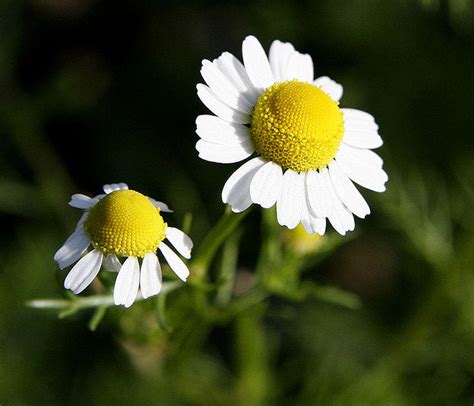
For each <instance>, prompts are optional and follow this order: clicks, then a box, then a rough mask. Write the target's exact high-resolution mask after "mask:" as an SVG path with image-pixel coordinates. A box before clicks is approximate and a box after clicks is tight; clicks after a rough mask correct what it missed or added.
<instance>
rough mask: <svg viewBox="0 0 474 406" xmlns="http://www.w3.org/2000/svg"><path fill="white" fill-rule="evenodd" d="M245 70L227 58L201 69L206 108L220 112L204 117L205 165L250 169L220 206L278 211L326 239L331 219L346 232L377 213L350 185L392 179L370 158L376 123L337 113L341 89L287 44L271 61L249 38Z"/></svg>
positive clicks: (370, 185) (354, 113)
mask: <svg viewBox="0 0 474 406" xmlns="http://www.w3.org/2000/svg"><path fill="white" fill-rule="evenodd" d="M242 54H243V61H244V64H242V63H241V62H240V61H239V60H238V59H237V58H235V57H234V56H233V55H232V54H230V53H228V52H224V53H223V54H222V55H221V56H220V57H219V58H217V59H214V61H212V62H211V61H208V60H204V61H203V62H202V68H201V75H202V77H203V78H204V81H205V82H206V84H207V85H205V84H198V85H197V93H198V96H199V98H200V99H201V101H202V102H203V103H204V104H205V105H206V107H207V108H208V109H209V110H211V111H212V112H213V113H214V114H215V115H201V116H199V117H198V118H197V120H196V124H197V129H196V133H197V134H198V136H199V137H200V140H199V141H198V142H197V144H196V149H197V150H198V152H199V156H200V157H201V158H202V159H205V160H207V161H212V162H219V163H233V162H239V161H242V160H245V159H247V158H248V157H250V156H251V155H253V154H255V155H256V156H255V157H253V158H252V159H250V160H248V161H247V162H246V163H244V164H243V165H242V166H241V167H240V168H238V169H237V170H236V171H235V172H234V173H233V174H232V175H231V176H230V178H229V179H228V180H227V182H226V184H225V185H224V189H223V191H222V200H223V202H224V203H228V204H229V205H230V206H231V207H232V210H233V211H234V212H241V211H243V210H246V209H247V208H248V207H249V206H250V205H251V204H252V203H255V204H259V205H260V206H262V207H264V208H269V207H272V206H273V205H274V204H276V211H277V218H278V222H279V224H280V225H282V226H287V227H288V228H290V229H292V228H294V227H296V226H297V225H298V224H299V223H301V224H302V225H303V226H304V228H305V229H306V231H307V232H308V233H310V234H313V233H318V234H321V235H322V234H324V232H325V229H326V219H328V220H329V222H330V223H331V224H332V226H333V227H334V228H335V229H336V231H338V232H339V233H340V234H343V235H344V234H345V233H346V232H347V231H349V230H353V229H354V226H355V224H354V216H353V214H355V215H356V216H357V217H360V218H364V217H365V216H366V215H367V214H369V213H370V209H369V206H368V204H367V203H366V201H365V200H364V198H363V197H362V195H361V194H360V193H359V191H358V190H357V188H356V187H355V186H354V184H353V182H355V183H357V184H359V185H360V186H363V187H365V188H367V189H370V190H374V191H376V192H383V191H384V190H385V182H386V181H387V179H388V177H387V174H386V173H385V172H384V170H383V169H382V164H383V161H382V159H381V158H380V157H379V156H378V155H377V154H375V153H374V152H373V151H371V150H372V149H374V148H378V147H380V146H381V145H382V138H381V137H380V136H379V134H378V126H377V124H376V123H375V120H374V118H373V117H372V116H371V115H370V114H368V113H366V112H363V111H360V110H355V109H348V108H339V100H340V98H341V96H342V86H341V85H340V84H338V83H336V82H335V81H333V80H331V79H330V78H328V77H327V76H322V77H319V78H317V79H314V76H313V72H314V71H313V61H312V59H311V57H310V56H309V55H306V54H301V53H299V52H298V51H296V50H295V49H294V47H293V45H291V44H290V43H283V42H280V41H274V42H273V43H272V45H271V47H270V53H269V57H267V55H266V54H265V51H264V50H263V48H262V46H261V45H260V43H259V41H258V40H257V39H256V38H255V37H253V36H249V37H247V38H245V40H244V41H243V44H242Z"/></svg>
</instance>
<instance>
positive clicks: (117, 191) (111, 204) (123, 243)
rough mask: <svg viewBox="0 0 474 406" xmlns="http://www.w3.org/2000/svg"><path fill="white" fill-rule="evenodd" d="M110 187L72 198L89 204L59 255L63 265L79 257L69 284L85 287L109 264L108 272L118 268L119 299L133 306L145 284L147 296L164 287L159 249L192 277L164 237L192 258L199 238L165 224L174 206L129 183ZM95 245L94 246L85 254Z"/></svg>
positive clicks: (116, 291) (72, 287) (77, 204)
mask: <svg viewBox="0 0 474 406" xmlns="http://www.w3.org/2000/svg"><path fill="white" fill-rule="evenodd" d="M104 192H105V194H101V195H98V196H95V197H94V198H90V197H88V196H85V195H81V194H75V195H73V196H72V198H71V201H70V202H69V204H70V205H71V206H72V207H76V208H79V209H83V210H84V214H83V215H82V217H81V219H80V220H79V223H78V224H77V227H76V230H75V231H74V233H73V234H72V235H71V236H70V237H69V238H68V239H67V240H66V242H65V243H64V245H63V246H62V247H61V248H60V249H59V250H58V251H57V252H56V254H55V255H54V260H55V261H56V262H57V263H58V265H59V267H60V268H61V269H64V268H66V267H68V266H70V265H72V264H73V263H75V262H77V263H76V264H75V265H74V267H73V268H72V269H71V271H70V272H69V274H68V275H67V277H66V280H65V281H64V287H65V288H66V289H70V290H72V291H73V292H74V293H75V294H78V293H80V292H82V291H83V290H84V289H85V288H86V287H87V286H89V284H90V283H91V282H92V281H93V279H94V278H95V277H96V276H97V274H98V273H99V271H100V269H101V266H102V265H104V268H105V269H106V270H107V271H110V272H118V275H117V280H116V282H115V287H114V302H115V304H117V305H124V306H125V307H129V306H131V305H132V304H133V302H134V301H135V298H136V297H137V294H138V290H139V288H140V291H141V294H142V296H143V297H144V298H148V297H150V296H153V295H157V294H158V293H159V292H160V290H161V283H162V275H161V267H160V263H159V261H158V257H157V256H156V251H157V250H160V251H161V253H162V254H163V256H164V257H165V259H166V261H167V262H168V264H169V266H170V267H171V269H172V270H173V271H174V272H175V273H176V275H177V276H178V277H179V278H180V279H181V280H183V281H186V279H187V277H188V275H189V270H188V268H187V267H186V265H185V264H184V263H183V261H182V260H181V259H180V258H179V257H178V255H176V254H175V253H174V251H172V250H171V248H169V247H168V245H166V244H165V243H164V240H165V239H168V241H169V242H170V243H171V244H172V245H173V247H174V248H175V249H176V250H177V251H178V252H179V253H180V254H181V255H182V256H183V257H185V258H190V257H191V249H192V246H193V243H192V241H191V239H190V238H189V237H188V236H187V235H186V234H184V233H183V232H182V231H180V230H178V229H177V228H173V227H169V226H168V225H167V223H165V221H164V220H163V217H162V216H161V212H170V211H171V210H170V209H169V208H168V206H167V205H166V204H164V203H162V202H158V201H156V200H154V199H151V198H149V197H146V196H144V195H142V194H141V193H139V192H136V191H134V190H129V189H128V186H127V185H126V184H125V183H117V184H111V185H105V186H104ZM89 246H92V249H91V250H90V251H89V252H87V254H86V255H84V256H83V254H84V253H85V252H86V251H87V249H88V247H89ZM122 258H125V260H124V261H123V263H122V262H121V259H122ZM140 261H141V265H140Z"/></svg>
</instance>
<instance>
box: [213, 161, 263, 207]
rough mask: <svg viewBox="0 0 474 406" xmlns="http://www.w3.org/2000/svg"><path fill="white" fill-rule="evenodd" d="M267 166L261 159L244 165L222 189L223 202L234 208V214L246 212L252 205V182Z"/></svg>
mask: <svg viewBox="0 0 474 406" xmlns="http://www.w3.org/2000/svg"><path fill="white" fill-rule="evenodd" d="M264 164H265V161H264V160H263V159H261V158H253V159H251V160H250V161H248V162H246V163H244V164H243V165H242V166H241V167H240V168H239V169H237V170H236V171H235V172H234V173H233V174H232V175H231V176H230V177H229V179H227V182H226V183H225V185H224V188H223V189H222V201H223V202H224V203H228V204H229V205H230V206H231V207H232V211H233V212H234V213H239V212H241V211H244V210H245V209H247V208H248V207H249V206H250V205H251V204H252V199H251V197H250V182H251V181H252V178H253V177H254V175H255V173H256V172H257V170H258V169H259V168H260V167H261V166H263V165H264Z"/></svg>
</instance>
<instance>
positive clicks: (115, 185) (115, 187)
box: [103, 183, 128, 194]
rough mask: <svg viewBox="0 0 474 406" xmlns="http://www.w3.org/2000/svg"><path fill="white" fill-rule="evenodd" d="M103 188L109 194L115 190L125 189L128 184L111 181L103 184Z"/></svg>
mask: <svg viewBox="0 0 474 406" xmlns="http://www.w3.org/2000/svg"><path fill="white" fill-rule="evenodd" d="M103 189H104V192H105V193H107V194H109V193H112V192H116V191H117V190H127V189H128V186H127V184H126V183H111V184H109V185H104V187H103Z"/></svg>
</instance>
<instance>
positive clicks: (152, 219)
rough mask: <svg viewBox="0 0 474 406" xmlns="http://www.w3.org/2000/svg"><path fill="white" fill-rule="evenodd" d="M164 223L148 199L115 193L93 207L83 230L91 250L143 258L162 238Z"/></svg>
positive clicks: (130, 194)
mask: <svg viewBox="0 0 474 406" xmlns="http://www.w3.org/2000/svg"><path fill="white" fill-rule="evenodd" d="M166 226H167V224H166V223H165V222H164V221H163V218H162V217H161V215H160V210H159V209H157V208H156V207H155V206H153V205H152V204H151V202H150V200H148V198H147V197H145V196H143V195H142V194H141V193H138V192H135V191H133V190H117V191H115V192H112V193H110V194H108V195H106V196H105V197H103V198H102V199H101V200H99V202H98V203H97V204H96V205H95V206H94V207H92V209H90V211H89V215H88V217H87V219H86V221H85V222H84V230H85V232H86V233H87V234H88V235H89V237H90V238H91V241H92V244H93V245H94V248H95V249H97V250H99V251H102V252H103V253H105V254H116V255H119V256H124V257H126V256H133V257H139V258H141V257H144V256H145V255H146V254H147V253H149V252H155V251H156V249H157V248H158V244H159V243H160V242H161V241H162V240H163V239H164V238H165V230H166Z"/></svg>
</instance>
